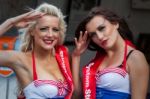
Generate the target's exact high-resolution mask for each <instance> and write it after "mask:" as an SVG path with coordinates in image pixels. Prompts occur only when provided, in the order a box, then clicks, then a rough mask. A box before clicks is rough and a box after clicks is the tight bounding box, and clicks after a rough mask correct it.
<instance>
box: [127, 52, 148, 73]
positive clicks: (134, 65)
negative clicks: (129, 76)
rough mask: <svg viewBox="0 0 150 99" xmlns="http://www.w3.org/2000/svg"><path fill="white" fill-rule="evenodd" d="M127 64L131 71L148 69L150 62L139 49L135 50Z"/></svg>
mask: <svg viewBox="0 0 150 99" xmlns="http://www.w3.org/2000/svg"><path fill="white" fill-rule="evenodd" d="M127 64H128V67H129V71H133V70H134V71H143V72H144V70H146V69H148V63H147V60H146V58H145V55H144V54H143V53H142V52H141V51H139V50H134V51H133V52H132V53H131V54H130V56H129V58H128V60H127Z"/></svg>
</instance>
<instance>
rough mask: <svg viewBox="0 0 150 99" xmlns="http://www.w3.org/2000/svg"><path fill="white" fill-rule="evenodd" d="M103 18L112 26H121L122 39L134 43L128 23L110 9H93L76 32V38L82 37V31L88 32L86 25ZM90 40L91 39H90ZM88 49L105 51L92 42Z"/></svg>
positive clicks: (119, 29)
mask: <svg viewBox="0 0 150 99" xmlns="http://www.w3.org/2000/svg"><path fill="white" fill-rule="evenodd" d="M98 15H100V16H102V17H104V18H105V19H106V20H108V21H109V22H110V23H111V24H117V23H118V24H119V28H118V31H119V34H120V35H121V37H122V38H123V39H125V40H126V39H127V40H130V41H132V32H131V30H130V29H129V27H128V25H127V23H126V21H125V20H124V19H123V18H121V17H119V16H118V15H117V14H115V13H114V12H112V11H111V10H109V9H105V8H102V7H94V8H93V9H91V11H90V12H89V13H88V15H87V16H86V17H85V18H84V19H83V21H81V23H80V24H79V25H78V27H77V29H76V31H75V36H76V37H77V38H79V35H80V31H83V33H84V31H86V24H87V23H88V22H89V21H90V20H92V19H93V18H94V17H95V16H98ZM88 38H90V37H88ZM88 48H89V49H90V50H101V51H104V50H103V49H102V48H101V47H99V46H98V45H97V44H95V43H94V42H93V41H92V40H91V41H90V44H89V46H88Z"/></svg>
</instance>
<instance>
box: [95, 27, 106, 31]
mask: <svg viewBox="0 0 150 99" xmlns="http://www.w3.org/2000/svg"><path fill="white" fill-rule="evenodd" d="M104 29H105V26H99V27H97V30H98V31H100V32H101V31H103V30H104Z"/></svg>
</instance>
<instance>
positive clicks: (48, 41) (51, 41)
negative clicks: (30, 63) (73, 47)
mask: <svg viewBox="0 0 150 99" xmlns="http://www.w3.org/2000/svg"><path fill="white" fill-rule="evenodd" d="M43 41H44V43H45V44H48V45H50V44H52V43H53V41H54V40H49V39H44V40H43Z"/></svg>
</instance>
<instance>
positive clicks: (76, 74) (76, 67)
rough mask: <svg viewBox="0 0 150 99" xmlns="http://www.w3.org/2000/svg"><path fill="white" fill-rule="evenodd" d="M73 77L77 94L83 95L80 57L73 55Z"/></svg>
mask: <svg viewBox="0 0 150 99" xmlns="http://www.w3.org/2000/svg"><path fill="white" fill-rule="evenodd" d="M72 75H73V80H74V85H75V93H76V94H80V93H81V81H80V56H75V55H72Z"/></svg>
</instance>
